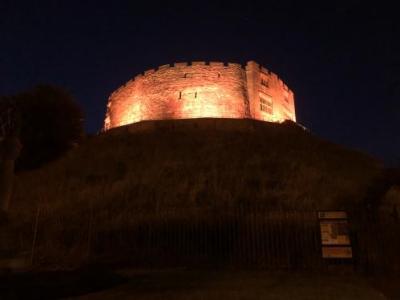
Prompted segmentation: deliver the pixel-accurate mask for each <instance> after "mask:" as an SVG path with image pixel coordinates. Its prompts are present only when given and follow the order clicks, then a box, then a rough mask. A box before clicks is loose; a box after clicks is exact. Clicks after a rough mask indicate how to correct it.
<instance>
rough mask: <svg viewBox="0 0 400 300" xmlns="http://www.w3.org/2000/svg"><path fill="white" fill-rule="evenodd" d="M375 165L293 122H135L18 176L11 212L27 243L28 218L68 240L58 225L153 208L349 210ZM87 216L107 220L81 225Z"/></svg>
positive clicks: (113, 220) (133, 216)
mask: <svg viewBox="0 0 400 300" xmlns="http://www.w3.org/2000/svg"><path fill="white" fill-rule="evenodd" d="M380 173H381V167H380V165H379V163H378V162H377V161H376V160H374V159H372V158H371V157H369V156H368V155H365V154H363V153H360V152H357V151H353V150H349V149H346V148H344V147H341V146H338V145H335V144H333V143H330V142H327V141H324V140H322V139H320V138H318V137H316V136H314V135H313V134H311V133H310V132H308V131H307V130H304V129H303V128H301V127H299V126H297V125H295V124H293V123H284V124H273V123H266V122H259V121H254V120H224V119H220V120H215V119H199V120H175V121H153V122H143V123H139V124H136V125H132V126H127V127H121V128H116V129H114V130H111V131H109V132H106V133H103V134H100V135H98V136H95V137H92V138H89V139H87V140H86V141H85V142H84V143H83V144H82V145H81V146H80V147H77V148H76V149H74V150H72V151H70V152H69V153H67V155H65V157H63V158H61V159H60V160H58V161H55V162H53V163H51V164H49V165H47V166H45V167H43V168H42V169H39V170H35V171H30V172H24V173H20V174H18V175H17V178H16V184H15V192H14V197H13V199H12V207H11V217H12V219H14V220H18V222H17V223H18V224H19V225H16V226H19V228H20V229H19V231H20V232H22V234H23V232H25V233H26V235H25V236H26V237H27V238H26V239H27V240H28V242H27V243H29V245H30V242H29V239H32V234H31V232H32V228H34V226H35V225H34V224H35V219H38V220H40V222H39V223H40V224H39V227H40V228H46V236H47V238H46V237H44V235H43V234H42V235H41V236H40V240H41V241H42V243H45V242H44V241H46V240H48V241H50V240H54V239H57V237H59V236H60V230H61V229H60V230H58V231H57V230H56V229H55V228H56V227H57V224H61V223H62V224H64V225H63V227H62V228H63V229H62V230H61V231H63V232H65V234H61V236H63V237H62V238H63V242H62V244H63V245H66V248H68V247H69V246H68V245H70V246H71V245H73V244H74V241H76V239H83V240H84V239H88V237H87V236H86V235H82V236H81V237H76V234H72V233H70V234H71V237H69V236H68V232H79V229H80V228H85V230H86V231H87V230H88V231H89V233H88V235H90V234H91V233H90V232H91V231H92V230H93V231H96V232H101V231H102V230H106V229H107V230H108V229H109V228H110V227H112V228H117V229H118V228H119V229H121V228H125V227H126V226H127V223H129V222H131V221H132V220H137V219H140V218H146V216H151V215H154V213H158V212H163V211H174V212H175V213H176V214H177V215H182V216H189V215H190V213H189V212H193V211H197V212H201V211H209V210H221V211H227V210H229V209H234V208H235V207H238V206H257V207H263V208H264V209H270V210H276V209H289V210H321V209H352V208H355V207H357V206H358V205H360V204H361V203H362V202H363V200H364V199H365V198H366V195H367V193H368V190H369V188H370V186H371V184H373V182H374V180H375V179H376V178H377V177H379V175H380ZM38 207H39V209H38ZM91 218H100V219H101V218H103V219H105V220H107V223H106V222H98V223H97V225H96V228H91V226H92V225H91V223H90V222H89V225H88V219H91ZM50 220H52V221H51V222H50ZM21 224H24V225H23V226H22V227H21ZM46 224H47V225H46ZM88 226H89V229H87V227H88ZM105 227H107V228H105ZM53 229H54V231H53V232H52V230H53ZM89 239H90V237H89ZM21 243H22V242H21ZM25 246H26V245H25ZM72 248H73V247H72ZM72 248H71V247H69V250H68V251H70V252H69V255H72V256H73V254H71V251H73V250H71V249H72ZM76 251H77V253H78V252H79V253H80V254H81V253H82V249H80V250H76ZM87 251H90V249H89V250H87ZM54 253H58V252H57V251H55V252H54ZM55 255H56V254H55ZM57 255H59V253H58V254H57ZM77 255H78V254H77Z"/></svg>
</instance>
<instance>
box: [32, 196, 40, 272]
mask: <svg viewBox="0 0 400 300" xmlns="http://www.w3.org/2000/svg"><path fill="white" fill-rule="evenodd" d="M39 215H40V204H38V207H37V210H36V218H35V226H34V230H33V240H32V249H31V265H33V257H34V253H35V246H36V239H37V232H38V224H39Z"/></svg>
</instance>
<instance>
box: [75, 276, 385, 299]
mask: <svg viewBox="0 0 400 300" xmlns="http://www.w3.org/2000/svg"><path fill="white" fill-rule="evenodd" d="M121 274H122V275H123V276H125V277H126V278H128V280H129V281H128V282H127V283H125V284H122V285H120V286H117V287H115V288H112V289H110V290H105V291H102V292H98V293H92V294H87V295H85V296H81V297H80V298H79V299H133V298H134V299H193V300H197V299H210V300H212V299H218V300H225V299H274V300H275V299H276V300H280V299H296V300H303V299H304V300H306V299H307V300H313V299H316V300H328V299H329V300H330V299H332V300H342V299H343V300H345V299H365V300H385V299H389V298H386V297H385V296H384V295H383V294H382V293H381V292H380V291H378V290H376V289H374V288H372V287H371V286H370V284H369V282H368V280H366V279H361V278H359V277H357V276H355V275H345V276H343V275H337V276H333V275H318V274H305V273H284V272H280V273H276V272H275V273H270V272H254V271H248V272H246V271H237V272H236V271H229V272H228V271H214V272H212V271H184V270H170V271H159V272H144V271H143V272H133V271H132V272H129V271H124V272H121Z"/></svg>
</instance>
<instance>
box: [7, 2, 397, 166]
mask: <svg viewBox="0 0 400 300" xmlns="http://www.w3.org/2000/svg"><path fill="white" fill-rule="evenodd" d="M143 2H144V3H146V2H147V3H148V4H147V5H143V4H141V5H140V7H139V6H138V3H140V2H139V1H124V2H122V1H121V2H120V1H104V3H107V4H102V1H93V2H89V1H76V2H74V1H25V2H22V1H4V0H2V1H0V79H1V80H0V94H2V95H7V94H13V93H17V92H19V91H22V90H24V89H28V88H30V87H32V86H34V85H35V84H38V83H52V84H56V85H60V86H63V87H65V88H67V89H68V90H70V91H71V92H72V94H73V95H74V96H75V97H76V99H77V101H78V102H79V103H80V104H81V105H82V107H83V109H84V111H85V115H86V130H87V131H88V132H97V131H99V129H100V128H101V126H102V123H103V120H104V114H105V109H106V103H107V98H108V96H109V95H110V93H111V92H112V91H113V90H115V89H116V88H118V87H119V86H120V85H122V84H123V83H125V82H126V81H128V80H129V79H131V78H132V77H134V76H135V75H136V74H138V73H140V72H142V71H144V70H147V69H150V68H154V67H157V66H158V65H163V64H167V63H173V62H181V61H193V60H196V61H198V60H200V61H223V62H238V63H242V64H244V63H245V62H246V61H248V60H255V61H257V62H258V63H260V64H262V65H264V66H265V67H266V68H268V69H270V70H271V71H273V72H275V73H277V74H278V75H279V76H280V77H281V78H282V79H283V80H284V81H285V82H286V83H287V84H288V86H289V87H290V88H291V89H292V90H293V91H294V93H295V101H296V109H297V119H298V122H299V123H301V124H303V125H304V126H306V127H307V128H309V129H310V130H311V131H312V132H313V133H315V134H316V135H318V136H321V137H323V138H325V139H328V140H331V141H333V142H336V143H339V144H343V145H346V146H349V147H352V148H356V149H360V150H363V151H366V152H369V153H371V154H373V155H374V156H377V157H380V158H382V159H383V160H385V161H386V162H387V163H388V164H399V162H400V136H399V129H400V125H399V121H400V23H399V21H397V19H399V15H398V10H397V9H396V8H395V7H394V6H390V5H387V4H385V5H383V4H382V3H383V2H382V1H375V6H369V5H367V4H366V3H367V2H366V1H354V0H348V1H343V2H340V1H332V2H333V3H332V4H330V5H327V4H319V6H315V4H313V5H311V3H310V4H307V2H305V1H296V2H295V1H293V2H290V1H262V2H261V3H262V4H256V3H255V2H254V3H252V2H251V1H243V2H237V3H236V2H232V1H227V2H221V1H214V2H213V4H210V3H207V2H205V1H185V2H181V5H178V4H177V3H172V2H171V1H163V2H157V1H143ZM320 2H321V3H323V2H324V1H320ZM379 5H381V6H379Z"/></svg>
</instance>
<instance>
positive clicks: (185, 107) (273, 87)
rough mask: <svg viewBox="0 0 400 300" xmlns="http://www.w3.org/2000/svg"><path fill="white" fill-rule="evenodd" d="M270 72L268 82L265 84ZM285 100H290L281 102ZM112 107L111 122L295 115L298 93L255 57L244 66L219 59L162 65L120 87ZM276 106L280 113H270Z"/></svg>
mask: <svg viewBox="0 0 400 300" xmlns="http://www.w3.org/2000/svg"><path fill="white" fill-rule="evenodd" d="M265 76H267V78H268V79H263V80H267V81H268V83H264V86H261V84H262V82H261V79H262V78H265ZM266 89H267V91H266ZM261 92H262V93H266V92H267V94H268V96H267V97H272V99H273V101H274V103H275V104H274V105H273V106H272V104H271V107H270V108H263V106H262V105H260V104H259V103H258V102H259V101H260V100H259V97H261V96H258V94H259V93H261ZM283 100H285V101H286V103H284V104H282V105H280V104H279V103H280V102H281V101H283ZM264 101H265V100H264ZM263 105H264V104H263ZM107 107H108V109H107V118H106V122H105V124H106V125H105V127H106V128H112V127H115V126H121V125H125V124H128V123H134V122H137V121H141V120H153V119H164V118H166V119H168V118H178V119H180V118H199V117H223V118H243V117H244V118H255V119H263V120H270V121H279V120H284V119H287V118H289V119H292V120H295V115H294V102H293V93H292V92H291V91H290V90H289V88H288V87H287V85H286V84H285V83H284V82H283V81H282V80H281V79H280V78H279V77H278V76H277V75H276V74H275V73H273V72H271V71H269V70H268V69H267V68H265V67H263V66H261V65H259V64H258V63H256V62H254V61H249V62H247V64H246V65H244V66H243V65H242V64H238V63H231V62H217V61H191V62H175V63H172V64H164V65H160V66H158V67H155V68H152V69H148V70H146V71H144V72H142V73H140V74H138V75H136V76H135V77H134V78H132V79H131V80H129V81H128V82H126V83H125V84H124V85H122V86H121V87H119V88H118V89H117V90H116V91H114V92H113V93H112V94H111V96H110V97H109V103H108V106H107ZM280 107H284V110H285V111H284V112H283V108H282V113H279V111H280V109H281V108H280ZM288 107H289V109H288ZM260 109H264V110H265V111H266V112H268V113H265V112H259V111H260ZM272 111H274V115H271V116H270V115H268V114H271V113H272ZM275 111H276V113H275Z"/></svg>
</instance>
